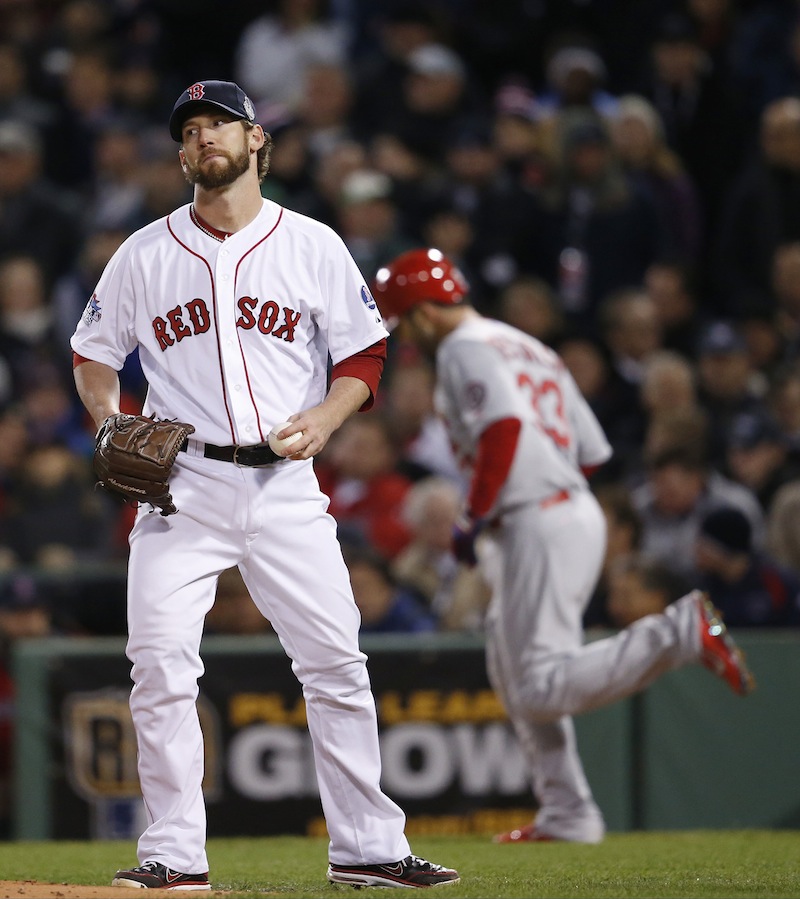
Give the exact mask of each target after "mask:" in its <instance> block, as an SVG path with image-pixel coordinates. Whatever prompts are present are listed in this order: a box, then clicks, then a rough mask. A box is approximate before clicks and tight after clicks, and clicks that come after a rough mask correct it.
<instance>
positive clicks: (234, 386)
mask: <svg viewBox="0 0 800 899" xmlns="http://www.w3.org/2000/svg"><path fill="white" fill-rule="evenodd" d="M233 389H234V390H241V389H242V385H241V384H234V385H233Z"/></svg>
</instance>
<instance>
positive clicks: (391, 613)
mask: <svg viewBox="0 0 800 899" xmlns="http://www.w3.org/2000/svg"><path fill="white" fill-rule="evenodd" d="M342 552H343V554H344V560H345V563H346V564H347V567H348V569H349V571H350V584H351V586H352V588H353V596H354V597H355V601H356V605H357V606H358V609H359V611H360V612H361V633H362V634H391V633H421V632H433V631H435V630H436V629H437V621H436V617H435V616H434V615H433V613H432V612H431V611H430V610H429V609H427V608H426V606H425V603H424V601H422V600H421V599H420V598H419V596H418V595H417V594H416V593H414V592H413V591H412V590H410V589H409V588H408V587H404V586H402V585H400V584H398V583H397V581H396V579H395V577H394V575H393V574H392V569H391V566H390V565H389V563H388V561H387V560H386V558H385V557H384V556H382V555H381V554H380V553H379V552H377V551H376V550H375V549H374V548H372V547H371V546H369V545H365V544H362V543H358V542H354V543H348V542H347V541H344V542H343V544H342Z"/></svg>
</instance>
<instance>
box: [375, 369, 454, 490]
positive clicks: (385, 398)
mask: <svg viewBox="0 0 800 899" xmlns="http://www.w3.org/2000/svg"><path fill="white" fill-rule="evenodd" d="M433 389H434V373H433V368H432V366H431V363H430V362H429V361H428V360H427V359H425V358H423V357H420V356H415V355H410V356H409V358H404V357H403V356H400V357H399V358H397V359H396V360H395V361H394V362H393V364H392V365H390V366H389V370H388V372H387V376H386V381H385V384H384V387H383V390H382V397H381V398H380V399H379V402H380V403H381V404H382V405H381V410H382V412H383V414H384V417H385V419H386V422H387V424H388V427H389V431H390V434H391V439H392V443H393V445H394V446H395V448H396V449H397V451H398V453H399V458H398V462H397V466H396V468H397V470H398V471H400V472H401V473H402V474H404V475H406V476H407V477H408V478H410V479H411V480H412V481H418V480H421V479H422V478H426V477H428V476H430V475H441V476H442V477H446V478H447V479H448V480H451V481H453V482H454V483H455V484H457V485H459V486H463V485H464V478H463V474H462V472H461V471H460V469H459V467H458V464H457V462H456V459H455V455H454V454H453V450H452V447H451V446H450V441H449V438H448V436H447V431H446V429H445V426H444V423H443V422H442V420H441V419H440V418H439V416H438V415H436V413H435V412H434V409H433Z"/></svg>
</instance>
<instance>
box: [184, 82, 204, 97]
mask: <svg viewBox="0 0 800 899" xmlns="http://www.w3.org/2000/svg"><path fill="white" fill-rule="evenodd" d="M186 92H187V93H188V94H189V99H190V100H202V99H203V95H204V94H205V92H206V86H205V84H201V83H200V82H199V81H198V82H197V84H193V85H192V86H191V87H188V88H186Z"/></svg>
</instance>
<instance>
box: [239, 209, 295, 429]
mask: <svg viewBox="0 0 800 899" xmlns="http://www.w3.org/2000/svg"><path fill="white" fill-rule="evenodd" d="M280 209H281V211H280V212H279V213H278V220H277V221H276V222H275V224H274V225H273V226H272V227H271V228H270V230H269V231H268V232H267V233H266V234H265V235H264V236H263V237H262V238H261V240H259V241H258V242H257V243H254V244H253V246H252V247H250V249H249V250H248V251H247V252H246V253H245V254H244V256H242V257H241V259H239V261H238V262H237V263H236V272H235V274H234V276H233V291H234V295H235V294H236V281H237V279H238V278H239V266H240V265H241V264H242V262H243V261H244V259H245V256H249V255H250V253H252V252H253V250H255V248H256V247H259V246H261V244H262V243H264V241H265V240H267V238H269V237H271V236H272V234H273V233H274V231H275V229H276V228H277V227H278V225H279V224H280V223H281V219H282V218H283V207H280ZM236 339H237V341H238V342H239V352H240V353H241V356H242V365H243V366H244V377H245V380H246V381H247V392H248V393H249V394H250V402H251V403H252V404H253V410H254V411H255V413H256V422H257V424H258V434H259V437H260V438H261V440H262V441H264V440H266V439H267V438H266V437H265V436H264V429H263V428H262V427H261V416H260V415H259V414H258V404H257V403H256V398H255V397H254V396H253V385H252V384H251V383H250V372H249V370H248V368H247V357H246V356H245V354H244V347H243V346H242V335H241V329H240V328H237V329H236Z"/></svg>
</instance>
